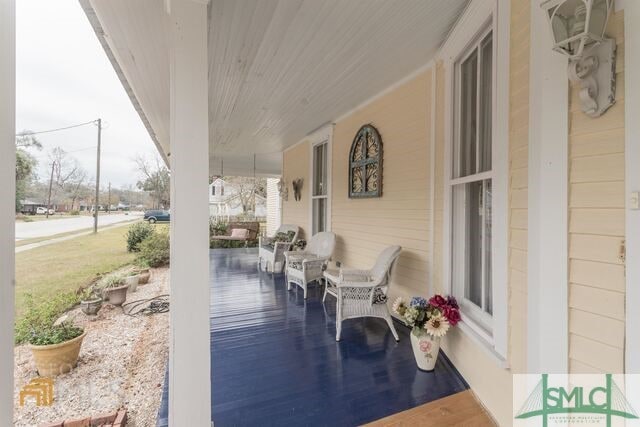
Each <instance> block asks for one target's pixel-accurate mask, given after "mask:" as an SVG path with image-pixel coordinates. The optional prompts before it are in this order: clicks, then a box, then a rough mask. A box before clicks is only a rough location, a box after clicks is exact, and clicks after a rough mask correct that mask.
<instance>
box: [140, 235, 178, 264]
mask: <svg viewBox="0 0 640 427" xmlns="http://www.w3.org/2000/svg"><path fill="white" fill-rule="evenodd" d="M169 248H170V243H169V234H168V233H153V234H151V235H150V236H149V237H147V238H146V239H144V240H143V241H142V243H140V254H139V255H138V259H137V260H136V262H137V263H146V264H147V265H149V267H154V268H155V267H160V266H163V265H166V264H169V258H170V251H169Z"/></svg>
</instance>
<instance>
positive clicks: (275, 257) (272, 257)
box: [258, 224, 300, 273]
mask: <svg viewBox="0 0 640 427" xmlns="http://www.w3.org/2000/svg"><path fill="white" fill-rule="evenodd" d="M299 230H300V228H299V227H298V226H297V225H291V224H283V225H281V226H280V228H278V230H277V231H276V234H275V235H274V236H273V237H265V238H263V237H260V238H259V239H258V268H259V269H261V270H262V269H263V268H262V262H263V261H264V262H265V266H264V270H265V271H267V270H268V269H269V267H270V268H271V272H272V273H275V271H276V264H278V263H279V267H280V268H279V269H278V270H279V271H278V272H281V271H282V269H283V267H284V253H285V252H287V251H289V250H290V249H291V245H292V244H293V242H295V241H296V239H297V238H298V232H299ZM278 233H289V234H290V235H291V236H292V237H291V239H288V240H287V241H286V242H276V241H275V237H276V236H277V235H278Z"/></svg>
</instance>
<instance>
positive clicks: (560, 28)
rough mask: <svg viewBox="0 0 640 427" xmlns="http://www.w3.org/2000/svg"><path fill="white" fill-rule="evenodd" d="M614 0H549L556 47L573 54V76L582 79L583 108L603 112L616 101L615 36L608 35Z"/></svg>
mask: <svg viewBox="0 0 640 427" xmlns="http://www.w3.org/2000/svg"><path fill="white" fill-rule="evenodd" d="M613 2H614V0H547V1H544V2H543V3H542V7H543V8H544V9H545V11H546V13H547V18H548V19H549V24H550V26H551V33H552V35H553V40H554V46H553V50H555V51H556V52H560V53H562V54H563V55H565V56H567V57H568V58H569V78H570V79H571V81H573V82H576V83H579V84H580V85H581V89H580V94H579V98H580V103H581V104H582V111H583V112H584V113H585V114H587V115H588V116H590V117H599V116H601V115H602V114H603V113H604V112H605V111H607V109H608V108H609V107H611V106H612V105H613V103H614V102H615V89H616V86H615V78H616V72H615V64H616V61H615V59H616V43H615V40H613V39H610V38H606V37H605V35H604V31H605V28H606V26H607V20H608V19H609V14H610V12H611V8H612V7H613Z"/></svg>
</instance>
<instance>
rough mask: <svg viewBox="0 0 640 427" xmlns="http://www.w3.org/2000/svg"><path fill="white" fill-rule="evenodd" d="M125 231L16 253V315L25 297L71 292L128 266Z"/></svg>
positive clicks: (132, 255) (99, 234)
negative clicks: (100, 275)
mask: <svg viewBox="0 0 640 427" xmlns="http://www.w3.org/2000/svg"><path fill="white" fill-rule="evenodd" d="M128 229H129V227H117V228H113V229H109V230H105V231H101V232H99V233H98V234H97V235H93V234H91V235H87V236H81V237H78V238H75V239H71V240H67V241H64V242H60V243H54V244H51V245H48V246H43V247H40V248H36V249H32V250H29V251H26V252H21V253H18V254H16V314H17V316H18V317H19V316H20V314H21V313H22V311H23V310H24V304H25V295H26V294H32V295H33V296H34V298H35V299H40V298H47V297H48V296H52V295H55V294H57V293H60V292H64V291H75V290H77V289H78V288H80V287H82V286H85V285H87V284H88V283H90V282H91V281H92V280H93V279H94V278H95V277H96V275H98V274H103V273H108V272H111V271H113V270H115V269H117V268H119V267H122V266H124V265H127V264H129V263H131V262H132V261H133V259H134V258H135V255H134V254H131V253H128V252H127V245H126V241H125V234H126V233H127V230H128Z"/></svg>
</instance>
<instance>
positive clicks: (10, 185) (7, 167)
mask: <svg viewBox="0 0 640 427" xmlns="http://www.w3.org/2000/svg"><path fill="white" fill-rule="evenodd" d="M15 37H16V2H15V0H6V1H0V52H1V53H2V54H1V55H0V76H2V78H1V79H0V99H2V103H0V164H1V167H0V180H1V181H2V185H1V186H0V197H2V200H4V202H3V203H2V204H1V205H0V243H1V244H0V425H2V426H10V425H13V402H14V394H13V326H14V325H13V322H14V310H15V308H14V303H15V253H14V247H15V236H14V234H15V225H14V223H15V209H14V203H13V201H14V200H15V194H16V193H15V192H16V189H15V159H16V154H15V134H16V129H15V123H16V117H15V105H16V102H15V96H16V75H15V70H16V50H15V49H16V48H15V46H16V38H15Z"/></svg>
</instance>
